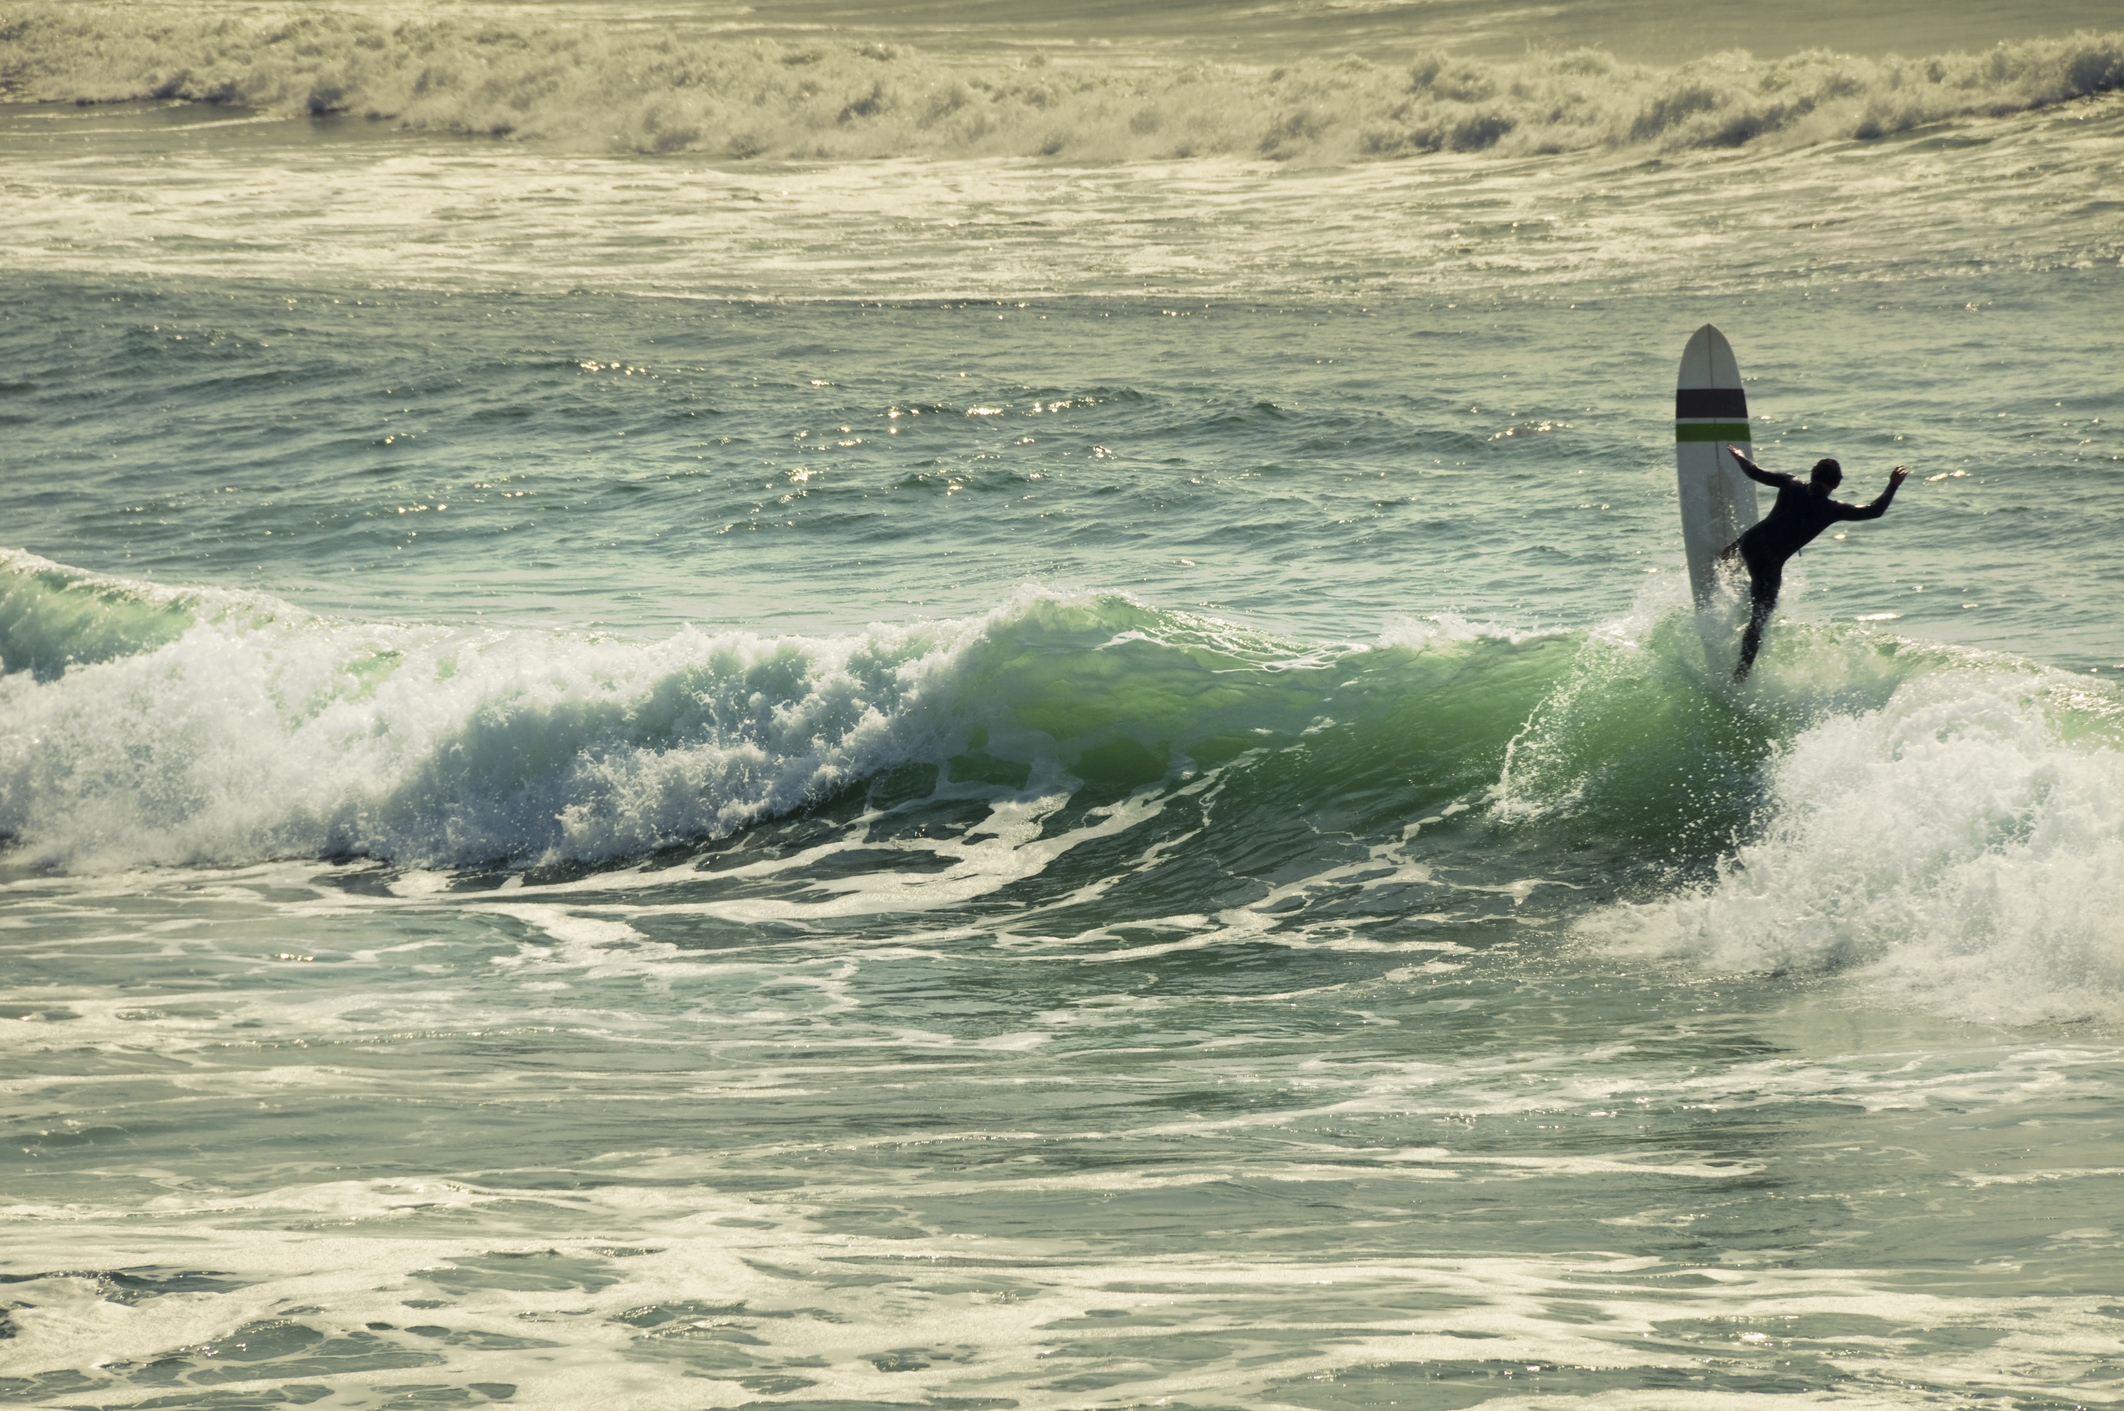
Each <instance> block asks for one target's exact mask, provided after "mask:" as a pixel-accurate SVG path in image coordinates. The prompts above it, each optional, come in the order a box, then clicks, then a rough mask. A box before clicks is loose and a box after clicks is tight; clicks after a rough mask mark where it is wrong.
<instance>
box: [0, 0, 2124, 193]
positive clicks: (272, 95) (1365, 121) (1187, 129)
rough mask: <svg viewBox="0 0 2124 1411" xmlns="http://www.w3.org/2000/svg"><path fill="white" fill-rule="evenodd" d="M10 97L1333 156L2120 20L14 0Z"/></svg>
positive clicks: (726, 154) (1542, 146) (1696, 122)
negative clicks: (1181, 31)
mask: <svg viewBox="0 0 2124 1411" xmlns="http://www.w3.org/2000/svg"><path fill="white" fill-rule="evenodd" d="M0 55H5V57H4V58H0V98H9V99H14V100H18V101H19V100H40V101H72V102H83V103H89V102H116V101H124V100H132V99H158V98H159V99H185V100H191V101H198V102H207V103H221V104H231V105H237V106H241V107H245V108H251V109H258V110H262V111H266V112H272V113H281V114H290V115H296V114H313V115H324V114H349V115H354V116H359V117H365V118H371V119H378V120H388V121H392V122H395V123H397V124H398V125H400V126H402V127H405V128H409V129H417V130H422V131H432V132H447V133H462V134H483V135H492V136H497V137H508V138H513V139H517V140H523V141H537V142H540V143H547V144H558V145H561V146H564V147H568V148H573V149H581V150H593V151H619V152H644V153H657V152H690V153H699V154H702V155H706V156H713V157H719V158H750V157H773V158H782V159H790V160H838V159H855V158H881V157H943V158H949V157H982V156H1018V157H1032V156H1046V157H1056V158H1062V159H1067V160H1073V161H1125V160H1134V159H1145V160H1149V159H1171V158H1189V157H1211V156H1225V157H1240V158H1269V159H1274V160H1290V159H1302V160H1305V161H1309V162H1333V161H1350V160H1365V159H1383V158H1396V157H1405V156H1411V155H1415V154H1421V153H1430V152H1440V151H1455V152H1494V153H1497V154H1501V155H1531V154H1543V153H1560V152H1570V151H1593V150H1603V149H1619V148H1636V147H1643V148H1648V149H1652V150H1683V149H1691V148H1721V147H1727V148H1730V147H1739V146H1743V145H1746V144H1751V143H1760V142H1764V141H1776V142H1779V143H1783V144H1793V145H1798V144H1805V143H1811V142H1819V141H1825V140H1834V139H1847V138H1859V139H1865V138H1872V137H1879V136H1885V135H1889V134H1893V133H1898V132H1906V131H1909V130H1911V129H1913V128H1917V127H1920V126H1924V125H1927V124H1933V123H1939V122H1945V121H1952V120H1956V119H1967V118H1976V117H1986V116H2000V115H2004V114H2007V113H2013V112H2020V111H2025V110H2028V109H2032V108H2038V107H2043V106H2045V105H2049V104H2056V103H2061V102H2065V101H2067V100H2070V99H2073V98H2079V97H2084V96H2087V95H2090V94H2095V93H2100V92H2104V91H2108V90H2113V89H2116V88H2119V87H2120V86H2124V33H2117V32H2110V33H2101V34H2095V33H2082V34H2079V35H2076V36H2074V37H2072V38H2070V39H2063V40H2041V41H2029V42H2025V43H2019V44H2002V45H2000V46H1999V47H1997V48H1995V49H1991V50H1988V51H1985V52H1982V53H1974V54H1971V53H1947V54H1938V55H1933V56H1929V57H1920V58H1911V59H1905V58H1899V57H1894V56H1890V57H1886V58H1880V59H1871V58H1862V57H1855V56H1851V55H1844V54H1835V53H1829V52H1826V51H1821V50H1814V51H1809V52H1806V53H1801V54H1797V55H1794V56H1791V57H1789V58H1785V59H1780V60H1776V61H1772V62H1759V61H1757V60H1755V59H1753V58H1752V57H1750V56H1749V55H1748V54H1746V53H1744V52H1734V53H1728V54H1720V55H1713V56H1709V57H1706V58H1703V59H1700V60H1697V61H1695V62H1692V63H1690V64H1687V65H1684V66H1682V67H1680V68H1675V69H1666V68H1653V67H1645V66H1640V65H1634V64H1629V63H1625V62H1622V61H1620V60H1618V59H1616V58H1614V57H1612V56H1610V55H1609V54H1607V53H1605V52H1602V51H1598V50H1589V49H1582V50H1576V51H1572V52H1568V53H1556V54H1534V55H1530V56H1529V57H1527V58H1526V59H1523V60H1520V61H1517V62H1512V63H1480V62H1476V61H1472V60H1464V59H1454V58H1449V57H1447V56H1445V55H1443V54H1438V53H1432V54H1429V55H1426V56H1423V57H1420V58H1418V59H1417V60H1416V61H1415V62H1414V63H1412V64H1386V65H1382V64H1374V63H1372V62H1369V61H1367V60H1365V59H1363V58H1359V57H1357V56H1354V55H1353V56H1350V57H1348V58H1344V59H1341V60H1317V59H1306V60H1300V61H1296V62H1293V63H1290V64H1288V65H1285V66H1282V67H1277V68H1273V69H1264V68H1256V67H1242V66H1233V65H1218V64H1191V65H1176V64H1168V65H1163V66H1157V67H1142V66H1129V65H1121V64H1113V63H1109V64H1107V65H1106V66H1103V67H1102V66H1100V65H1098V64H1096V63H1089V62H1088V63H1075V62H1072V63H1068V64H1063V63H1054V64H1050V63H1048V62H1046V61H1045V58H1044V56H1036V57H1035V58H1034V59H1033V60H1032V61H1031V62H1029V63H1028V62H1024V61H1020V60H1017V59H996V58H993V57H973V56H939V55H934V54H930V53H925V52H921V51H917V50H914V49H910V48H907V47H905V46H899V45H892V44H883V43H871V44H857V43H819V44H781V43H777V42H774V41H771V40H765V39H733V38H729V37H717V36H712V35H689V34H686V33H683V32H651V31H642V30H634V29H614V28H610V27H602V26H593V25H563V24H544V25H539V24H532V23H523V22H518V21H514V20H500V19H496V20H482V19H467V18H437V19H423V20H405V21H400V22H395V23H394V22H390V21H386V20H380V19H376V18H370V17H364V16H358V15H348V14H333V13H315V12H299V13H291V14H289V13H268V12H252V13H243V12H237V13H233V14H232V13H229V12H227V11H224V10H216V11H214V12H211V13H198V12H187V11H185V10H182V9H175V10H163V9H160V8H153V9H150V8H146V7H124V8H118V7H104V6H86V5H56V4H38V5H17V6H10V7H5V8H0Z"/></svg>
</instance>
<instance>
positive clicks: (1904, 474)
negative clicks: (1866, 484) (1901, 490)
mask: <svg viewBox="0 0 2124 1411" xmlns="http://www.w3.org/2000/svg"><path fill="white" fill-rule="evenodd" d="M1909 478H1910V472H1909V471H1907V470H1905V469H1904V468H1903V467H1901V466H1897V467H1896V468H1895V469H1894V470H1891V471H1889V472H1888V483H1889V484H1890V485H1900V484H1902V483H1903V482H1904V481H1905V480H1907V479H1909Z"/></svg>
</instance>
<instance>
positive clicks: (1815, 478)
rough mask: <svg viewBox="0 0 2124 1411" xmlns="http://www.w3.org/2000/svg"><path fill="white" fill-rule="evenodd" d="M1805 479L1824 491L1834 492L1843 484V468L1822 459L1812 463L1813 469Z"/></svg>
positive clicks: (1833, 462) (1831, 461)
mask: <svg viewBox="0 0 2124 1411" xmlns="http://www.w3.org/2000/svg"><path fill="white" fill-rule="evenodd" d="M1807 479H1808V481H1809V482H1810V483H1812V484H1815V485H1818V486H1820V487H1821V488H1822V489H1824V490H1834V489H1835V488H1836V487H1837V486H1839V485H1841V484H1843V483H1844V468H1843V467H1842V466H1840V465H1838V464H1837V463H1836V462H1835V461H1833V460H1829V459H1826V458H1824V459H1822V460H1818V461H1816V462H1815V463H1814V469H1813V471H1812V472H1810V473H1809V474H1808V476H1807Z"/></svg>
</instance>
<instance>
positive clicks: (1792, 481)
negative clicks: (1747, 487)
mask: <svg viewBox="0 0 2124 1411" xmlns="http://www.w3.org/2000/svg"><path fill="white" fill-rule="evenodd" d="M1726 454H1727V455H1729V456H1731V457H1733V460H1734V463H1735V464H1737V465H1738V466H1740V468H1741V473H1742V474H1744V475H1746V476H1747V477H1748V478H1749V479H1750V480H1753V481H1755V482H1756V483H1758V484H1761V485H1775V486H1777V487H1778V488H1779V489H1780V490H1782V489H1783V488H1784V487H1785V486H1787V485H1797V484H1799V483H1800V478H1799V477H1798V476H1797V475H1787V474H1785V473H1784V472H1783V471H1781V470H1764V469H1763V468H1762V467H1761V466H1759V465H1757V464H1756V463H1755V462H1754V461H1751V460H1749V459H1748V458H1747V457H1746V456H1744V455H1742V454H1741V452H1740V447H1738V446H1728V447H1726Z"/></svg>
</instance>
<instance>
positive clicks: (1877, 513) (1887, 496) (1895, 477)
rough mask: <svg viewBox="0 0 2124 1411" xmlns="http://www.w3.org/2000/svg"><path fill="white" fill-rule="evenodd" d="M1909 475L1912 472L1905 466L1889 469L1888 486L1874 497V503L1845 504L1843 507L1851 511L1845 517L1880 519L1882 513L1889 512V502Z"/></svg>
mask: <svg viewBox="0 0 2124 1411" xmlns="http://www.w3.org/2000/svg"><path fill="white" fill-rule="evenodd" d="M1909 476H1910V472H1909V471H1907V470H1905V469H1903V467H1901V466H1897V467H1896V468H1895V469H1894V470H1891V471H1889V472H1888V488H1887V489H1885V490H1883V491H1881V493H1880V494H1879V495H1878V496H1876V497H1875V498H1874V500H1873V503H1872V504H1867V505H1848V506H1844V507H1843V508H1845V509H1847V510H1848V511H1849V513H1847V514H1845V515H1844V516H1843V518H1845V519H1879V518H1880V517H1881V516H1882V515H1884V514H1886V513H1888V502H1889V501H1891V500H1893V499H1894V498H1895V492H1896V491H1897V490H1898V489H1900V488H1901V487H1902V484H1903V482H1904V481H1905V480H1907V479H1908V478H1909Z"/></svg>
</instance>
